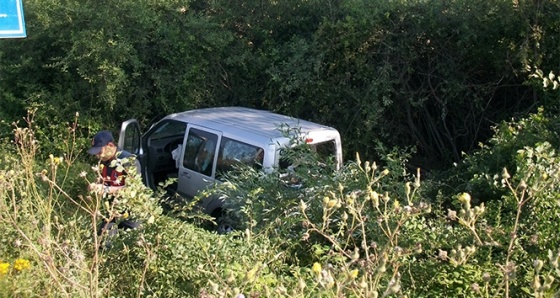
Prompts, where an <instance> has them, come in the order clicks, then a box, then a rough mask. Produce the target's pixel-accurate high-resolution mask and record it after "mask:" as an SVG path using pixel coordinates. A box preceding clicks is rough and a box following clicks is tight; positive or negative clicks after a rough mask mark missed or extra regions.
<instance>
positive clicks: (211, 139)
mask: <svg viewBox="0 0 560 298" xmlns="http://www.w3.org/2000/svg"><path fill="white" fill-rule="evenodd" d="M217 143H218V136H217V135H215V134H213V133H210V132H207V131H203V130H200V129H196V128H191V129H190V130H189V134H188V135H187V144H186V148H185V156H184V158H183V166H184V167H185V168H187V169H190V170H193V171H196V172H199V173H201V174H204V175H206V176H212V167H213V166H214V156H215V154H216V144H217Z"/></svg>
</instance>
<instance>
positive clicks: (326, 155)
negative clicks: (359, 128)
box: [278, 140, 336, 170]
mask: <svg viewBox="0 0 560 298" xmlns="http://www.w3.org/2000/svg"><path fill="white" fill-rule="evenodd" d="M304 146H309V148H310V149H311V151H312V152H315V153H317V158H318V161H319V162H322V163H326V162H327V161H329V160H336V143H335V141H334V140H332V141H327V142H322V143H316V144H305V145H304ZM285 155H286V154H285V151H284V150H280V160H279V163H278V167H279V168H280V169H283V170H285V169H287V168H288V167H289V166H291V165H292V161H290V158H289V157H288V156H285Z"/></svg>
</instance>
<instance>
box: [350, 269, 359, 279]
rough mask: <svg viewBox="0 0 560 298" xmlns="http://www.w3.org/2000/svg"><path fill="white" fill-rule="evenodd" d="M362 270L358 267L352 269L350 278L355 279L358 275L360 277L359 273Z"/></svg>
mask: <svg viewBox="0 0 560 298" xmlns="http://www.w3.org/2000/svg"><path fill="white" fill-rule="evenodd" d="M359 273H360V272H359V271H358V269H354V270H352V271H350V278H352V279H355V278H356V277H358V274H359Z"/></svg>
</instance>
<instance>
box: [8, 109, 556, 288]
mask: <svg viewBox="0 0 560 298" xmlns="http://www.w3.org/2000/svg"><path fill="white" fill-rule="evenodd" d="M29 119H31V118H28V125H27V126H28V127H25V128H21V127H16V128H15V129H14V137H15V138H14V140H15V141H14V142H13V143H12V144H4V147H5V150H6V151H7V152H9V153H8V154H7V155H6V157H5V158H4V159H3V161H2V168H1V169H0V183H1V184H2V187H1V188H0V189H1V191H0V225H1V226H2V230H1V233H0V236H1V239H2V243H3V245H2V246H1V247H0V255H1V256H2V259H1V262H0V287H1V288H0V289H1V290H2V291H1V293H4V294H2V295H4V296H5V297H12V296H25V297H38V296H46V297H59V296H77V297H107V296H127V297H129V296H131V295H133V296H136V297H175V296H189V297H196V296H198V297H232V296H233V297H243V296H242V295H244V296H245V297H271V296H275V297H316V296H321V297H341V296H344V297H345V296H352V297H389V296H397V297H400V296H408V297H449V296H457V295H461V296H465V297H480V296H486V297H521V296H534V297H548V296H551V295H553V294H554V295H558V293H557V292H558V290H559V288H558V284H557V282H556V279H557V278H558V277H559V276H558V272H559V271H558V262H559V259H560V250H558V247H560V246H559V244H560V243H558V240H557V237H556V233H557V231H558V229H559V228H560V226H559V224H558V218H559V216H560V201H559V198H558V193H559V189H558V187H559V186H558V185H560V184H559V182H560V181H559V180H560V171H559V168H558V167H559V165H560V163H559V161H558V157H557V156H556V152H555V150H554V149H553V148H552V146H551V144H552V143H556V142H557V141H558V137H557V136H552V135H547V134H545V132H547V131H549V130H550V127H551V126H554V125H556V124H555V123H558V118H556V117H550V118H546V117H544V115H543V114H537V115H534V116H532V117H530V118H527V119H524V120H521V121H518V122H512V123H504V125H502V126H500V127H499V128H498V129H497V131H496V136H495V137H494V138H493V139H492V140H493V141H492V142H491V143H492V146H488V147H485V149H484V150H481V151H479V152H478V153H477V154H475V155H472V156H469V157H468V158H466V159H465V161H464V164H465V166H464V167H463V166H458V167H457V169H455V170H454V171H455V175H450V176H449V177H453V178H452V179H450V180H455V181H456V182H458V181H462V182H463V183H462V184H458V185H456V186H455V187H454V188H453V191H450V189H444V188H442V187H441V185H442V184H444V182H445V180H443V179H442V180H431V181H424V179H423V178H422V177H421V172H420V170H419V169H418V170H417V171H414V172H408V171H407V169H406V158H408V156H407V155H406V154H403V153H402V152H401V153H398V152H393V153H392V154H389V153H388V154H387V155H386V156H387V159H386V160H384V161H383V162H382V163H383V164H384V166H382V167H381V166H380V165H378V164H377V163H375V162H369V161H361V160H360V158H359V156H357V160H356V162H350V163H347V164H346V166H345V167H344V168H343V169H341V170H340V171H334V170H333V169H332V168H331V167H334V165H330V166H329V165H327V164H324V163H319V162H317V161H316V158H315V156H314V153H313V152H312V151H311V150H305V149H306V147H305V146H306V145H301V146H303V147H301V148H295V149H294V150H296V151H295V153H294V154H288V156H291V158H293V159H296V160H294V163H296V164H297V167H295V168H290V170H286V171H285V172H274V173H272V174H268V175H265V174H263V173H261V172H257V171H254V170H253V169H243V168H240V169H239V170H238V172H237V173H235V174H232V175H230V176H229V177H228V178H227V182H226V183H223V184H221V185H220V186H219V187H217V188H215V189H214V190H213V191H212V192H213V193H214V195H221V196H226V202H227V206H228V207H229V210H230V216H231V218H233V219H234V222H235V223H236V227H237V231H235V232H233V233H230V234H226V235H218V234H216V233H215V232H211V231H208V230H205V229H202V228H200V227H197V226H196V225H193V224H192V223H187V222H185V221H182V220H179V219H177V218H174V217H173V216H170V215H166V214H163V213H162V210H161V208H160V206H159V203H160V200H161V198H162V195H163V193H162V194H158V193H157V192H155V193H154V192H153V191H152V190H150V189H147V188H146V187H145V186H144V185H143V184H142V183H141V182H140V179H138V177H137V176H136V175H133V178H132V179H130V181H129V187H127V188H126V190H125V191H124V193H123V194H122V196H121V197H120V199H119V200H114V201H113V202H112V203H110V202H109V201H105V198H103V197H100V196H98V195H96V194H92V193H87V191H86V190H85V189H86V187H85V185H86V184H87V182H88V181H90V180H92V179H94V178H95V175H97V174H96V172H95V170H91V169H89V166H86V165H84V164H83V163H82V162H79V161H76V160H75V159H73V158H71V156H72V151H68V152H67V153H66V154H64V155H62V156H60V157H55V156H53V155H51V156H50V157H49V158H48V159H47V160H45V161H42V160H40V159H38V158H37V157H38V156H39V155H38V154H37V152H38V151H39V150H40V148H41V143H39V142H37V140H36V138H35V136H34V127H33V125H32V122H31V121H30V120H29ZM547 119H548V120H547ZM74 125H77V124H76V123H75V124H74ZM527 131H530V132H531V133H534V135H533V136H539V135H541V134H540V133H541V132H542V133H543V134H542V135H543V136H548V137H550V139H549V140H544V139H543V138H538V137H536V138H534V139H532V138H529V140H532V141H529V140H528V139H527V138H525V137H523V134H525V133H527ZM525 136H527V137H528V135H525ZM72 139H74V136H73V133H72V130H69V134H68V135H67V136H66V138H65V141H68V144H73V143H72ZM529 143H533V145H528V144H529ZM69 148H75V147H74V146H70V147H69ZM502 148H509V149H508V150H503V149H502ZM494 153H501V154H504V160H506V161H513V163H508V166H509V168H508V167H504V168H501V169H499V168H498V167H496V168H492V167H489V168H488V170H487V172H483V171H479V172H475V171H474V167H473V166H475V165H477V164H478V163H488V161H487V160H486V154H490V155H492V154H494ZM506 154H510V155H512V156H511V158H506V156H505V155H506ZM469 166H471V167H473V168H469ZM465 168H466V169H467V170H465ZM478 169H482V167H481V165H480V164H478ZM452 171H453V170H452ZM465 171H466V172H465ZM469 171H472V173H475V175H472V176H471V175H469V174H467V172H469ZM461 177H463V178H461ZM472 185H479V189H482V190H487V191H486V192H483V194H484V195H482V193H481V192H480V191H476V190H475V188H472V187H471V186H472ZM469 190H470V192H467V191H469ZM435 193H438V194H439V195H436V196H432V194H435ZM205 195H211V193H208V194H205ZM482 201H483V202H482ZM123 210H127V212H126V214H127V215H128V216H132V217H134V218H137V219H139V220H141V221H142V227H141V228H139V229H135V230H127V231H124V230H122V231H119V233H118V234H117V235H116V236H108V235H107V234H102V235H97V233H95V230H96V227H97V226H99V223H100V222H101V221H102V220H106V219H107V218H108V219H115V220H117V221H118V220H121V219H122V216H123V215H121V214H125V213H124V212H123Z"/></svg>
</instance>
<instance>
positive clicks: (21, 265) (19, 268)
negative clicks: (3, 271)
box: [14, 259, 29, 271]
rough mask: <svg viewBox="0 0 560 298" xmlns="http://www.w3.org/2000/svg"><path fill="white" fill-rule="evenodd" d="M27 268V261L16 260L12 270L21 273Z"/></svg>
mask: <svg viewBox="0 0 560 298" xmlns="http://www.w3.org/2000/svg"><path fill="white" fill-rule="evenodd" d="M27 268H29V261H28V260H26V259H17V260H16V261H15V262H14V269H16V270H17V271H22V270H25V269H27Z"/></svg>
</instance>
